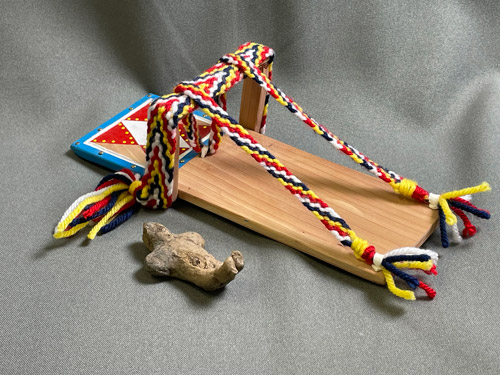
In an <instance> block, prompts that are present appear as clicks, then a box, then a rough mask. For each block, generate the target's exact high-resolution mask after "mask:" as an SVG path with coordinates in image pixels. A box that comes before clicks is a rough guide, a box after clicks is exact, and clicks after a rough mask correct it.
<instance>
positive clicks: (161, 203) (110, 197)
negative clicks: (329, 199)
mask: <svg viewBox="0 0 500 375" xmlns="http://www.w3.org/2000/svg"><path fill="white" fill-rule="evenodd" d="M273 58H274V52H273V50H272V49H271V48H269V47H266V46H263V45H260V44H256V43H246V44H244V45H242V46H240V48H239V49H238V50H237V51H236V52H235V53H233V54H229V55H225V56H224V57H222V58H221V59H220V61H219V62H218V63H217V64H216V65H214V66H213V67H211V68H210V69H208V70H206V71H205V72H204V73H202V74H201V75H200V76H198V77H196V78H195V79H194V80H192V81H184V82H181V83H179V84H178V85H177V86H176V87H175V89H174V92H173V93H172V94H169V95H165V96H163V97H161V98H158V99H156V100H155V101H154V102H153V103H152V104H151V106H150V108H149V112H148V133H147V148H146V160H147V164H146V168H145V173H144V175H143V176H142V178H141V179H140V180H139V177H138V176H135V175H134V174H133V173H132V172H130V171H120V172H117V173H115V174H113V175H110V177H107V178H105V180H106V181H104V182H101V184H100V185H99V186H98V188H97V189H96V191H95V192H93V193H89V194H87V195H85V196H83V197H81V198H79V199H78V200H77V201H75V203H74V204H73V205H72V206H71V207H70V209H68V211H67V212H66V213H65V215H63V218H62V219H61V221H60V223H59V224H58V226H57V227H56V231H55V234H54V236H55V237H57V238H60V237H68V236H71V235H73V234H75V233H76V232H77V231H78V230H80V229H82V228H83V227H84V226H86V225H87V224H88V223H89V222H90V221H92V220H99V221H98V223H97V225H96V226H95V227H94V228H93V229H92V230H91V232H90V233H89V238H94V237H95V235H96V234H97V233H98V232H100V233H105V232H106V231H109V230H112V229H113V228H114V227H115V226H117V225H119V224H121V222H123V221H125V220H126V219H128V218H129V217H130V216H131V214H132V213H133V210H135V209H136V203H139V204H141V205H143V206H146V207H150V208H168V207H169V206H171V205H172V202H173V191H174V171H175V153H176V148H177V147H178V145H177V132H178V131H179V130H178V129H179V124H180V123H182V124H183V126H184V128H185V129H186V134H187V138H188V143H189V145H190V146H191V147H192V148H193V149H194V150H195V151H196V152H201V154H202V156H205V155H206V154H213V153H215V152H216V151H217V149H218V147H219V144H220V141H221V133H223V134H225V135H226V136H228V137H229V138H230V139H231V140H232V141H233V142H235V143H236V144H237V145H238V146H239V147H240V148H241V149H242V150H244V151H245V152H246V153H248V154H249V155H250V156H251V157H252V158H253V159H254V160H255V161H256V162H257V163H259V164H260V165H261V166H262V167H263V168H264V169H265V170H266V171H267V172H268V173H269V174H270V175H271V176H273V177H274V178H276V179H277V180H278V181H279V182H280V183H281V184H282V185H283V186H284V187H285V188H286V189H287V190H288V191H289V192H290V193H291V194H293V195H294V196H295V197H296V198H297V199H299V201H300V202H301V203H302V204H303V205H304V206H305V207H306V208H307V209H308V210H309V211H311V212H312V214H313V215H314V216H316V218H318V219H319V220H320V221H321V223H322V224H323V225H324V226H325V228H326V229H327V230H328V231H330V233H332V234H333V235H334V236H335V238H336V239H337V240H338V241H339V242H340V243H342V244H343V245H345V246H349V247H351V248H352V250H353V252H354V255H355V256H356V257H357V258H358V259H359V260H362V261H365V262H366V263H368V264H370V265H372V267H373V268H374V269H376V270H377V271H381V272H383V274H384V277H385V279H386V282H387V286H388V288H389V290H390V291H391V292H393V293H394V294H396V295H397V296H399V297H402V298H405V299H415V294H414V290H415V289H417V288H421V289H422V290H424V291H425V293H426V294H427V295H428V296H429V297H430V298H434V296H435V292H434V290H433V289H432V288H430V287H429V286H428V285H426V284H424V283H423V282H422V281H419V280H418V279H417V278H416V277H415V276H413V275H410V274H409V273H406V272H404V271H403V269H420V270H423V271H424V272H426V273H428V274H436V271H435V269H436V261H437V254H436V253H434V252H432V251H430V250H421V249H417V248H403V249H398V250H394V251H392V252H390V253H388V254H385V255H382V254H379V253H377V252H376V251H375V248H374V247H373V246H370V245H369V244H368V243H367V242H366V241H365V240H363V239H361V238H359V237H358V236H357V235H356V233H355V232H354V231H353V230H352V229H351V228H350V227H349V225H348V224H347V223H346V222H345V221H344V220H343V219H342V218H341V217H340V215H338V214H337V213H336V212H335V210H334V209H333V208H331V207H329V206H328V204H327V203H326V202H324V201H323V200H321V198H319V197H318V196H317V195H316V194H315V193H314V192H313V191H312V190H311V189H309V188H308V187H307V186H306V185H305V184H304V183H303V182H302V181H301V180H300V179H299V178H298V177H297V176H295V175H294V174H293V173H292V172H291V171H290V170H288V169H287V168H286V167H285V166H284V165H283V164H282V163H281V162H280V161H279V160H278V159H277V158H276V157H275V156H274V155H272V154H271V153H270V152H269V151H268V150H267V149H266V148H265V147H263V146H262V145H261V144H259V143H258V142H257V141H256V140H255V139H254V138H253V137H252V136H251V135H250V134H249V133H248V132H247V131H246V130H245V129H244V128H243V127H242V126H241V125H239V124H238V122H237V121H236V120H235V119H234V118H232V117H231V116H229V115H228V113H227V112H226V105H225V102H226V101H225V94H226V92H227V91H228V90H229V89H230V88H231V87H233V86H234V85H235V84H236V83H238V82H239V81H241V80H242V79H243V78H244V77H245V76H247V77H250V78H251V79H254V80H255V81H256V82H257V83H258V84H259V85H260V86H261V87H262V88H264V90H265V91H266V93H267V94H266V99H265V105H264V112H263V116H262V123H261V126H260V131H261V132H264V131H265V123H266V117H267V108H268V101H269V96H272V97H273V98H275V99H276V100H277V101H278V102H279V103H281V104H282V105H284V106H285V107H287V108H288V109H289V110H290V111H291V112H292V113H294V114H295V115H296V116H298V117H299V118H300V119H301V120H302V121H303V122H304V123H306V124H307V125H308V126H309V127H311V128H312V129H313V130H314V132H315V133H317V134H318V135H320V136H321V137H322V138H324V139H326V140H327V141H328V142H329V143H330V144H331V145H332V146H333V147H334V148H336V149H338V150H339V151H341V152H342V153H344V154H346V155H348V156H349V157H350V158H351V159H352V160H354V161H355V162H356V163H357V164H360V165H361V166H363V167H365V168H366V169H367V170H368V171H370V172H371V173H373V174H374V175H375V176H377V177H378V178H380V179H381V180H383V181H384V182H386V183H389V184H391V186H392V187H393V188H394V190H395V191H397V192H399V193H400V194H403V195H405V196H408V197H412V198H414V199H417V200H419V201H422V202H427V203H428V202H430V201H431V200H432V197H433V195H431V194H429V193H428V192H427V191H425V190H424V189H422V188H421V187H419V186H418V185H417V184H416V183H414V182H413V181H410V180H407V179H404V178H402V177H401V176H399V175H398V174H396V173H395V172H392V171H390V170H388V169H386V168H384V167H382V166H380V165H379V164H377V163H375V162H374V161H373V160H371V159H369V158H368V157H367V156H365V155H364V154H362V153H361V152H359V151H358V150H356V149H355V148H354V147H352V146H350V145H349V144H347V143H346V142H344V141H342V140H341V139H340V138H338V137H337V136H335V135H334V134H333V133H331V132H330V131H329V130H328V129H327V128H326V127H325V126H324V125H321V124H319V123H318V122H316V121H315V120H314V119H312V118H311V117H309V116H308V115H307V114H306V113H305V112H304V111H303V110H302V108H300V106H298V104H297V103H295V102H294V101H293V100H292V99H291V98H290V97H288V96H286V95H285V94H284V93H283V92H282V91H281V90H280V89H279V88H277V87H276V86H275V85H274V84H273V83H272V82H271V66H272V61H273ZM263 64H268V66H269V77H266V76H265V75H264V74H263V73H262V72H261V70H260V69H259V66H261V65H263ZM197 108H200V109H202V110H203V112H204V113H206V114H207V115H208V116H209V117H210V118H211V120H212V123H211V130H210V140H209V144H208V146H202V145H201V144H200V140H199V137H198V135H197V133H198V132H197V129H196V121H195V119H194V116H193V115H192V113H193V111H194V110H195V109H197ZM118 176H122V177H118ZM488 189H489V185H487V184H486V183H485V184H483V186H482V187H481V188H478V187H476V188H469V189H464V190H460V191H459V192H458V193H460V194H458V193H457V192H452V193H446V194H442V195H441V196H438V203H439V208H440V213H441V212H442V215H444V219H443V221H445V222H446V223H447V224H448V225H454V224H456V217H455V216H454V214H453V213H452V209H453V211H454V212H456V213H457V215H459V216H460V217H461V218H462V217H463V216H465V213H464V212H463V211H467V212H470V213H473V214H475V215H476V216H480V217H484V218H489V213H488V214H487V215H486V214H485V213H484V211H483V210H480V209H478V208H477V207H475V206H472V204H470V203H469V202H467V201H464V200H463V199H460V198H458V197H459V196H461V195H464V194H472V193H476V192H479V191H485V190H488ZM101 190H102V192H101ZM457 194H458V195H457ZM448 202H449V204H448ZM449 205H451V206H452V209H450V208H449ZM457 210H458V211H457ZM486 216H487V217H486ZM452 218H455V220H454V222H452V221H453V220H452ZM467 220H468V219H467ZM464 223H465V225H466V226H467V222H466V221H464ZM468 224H470V222H468ZM467 228H468V232H467V234H468V236H471V235H472V234H473V230H472V229H471V228H472V227H471V224H470V225H469V226H468V227H467ZM474 229H475V228H474ZM445 232H446V230H445ZM394 276H397V277H398V278H400V279H401V280H403V281H404V282H406V284H407V285H408V287H409V288H410V290H403V289H400V288H398V287H397V286H396V285H395V282H394Z"/></svg>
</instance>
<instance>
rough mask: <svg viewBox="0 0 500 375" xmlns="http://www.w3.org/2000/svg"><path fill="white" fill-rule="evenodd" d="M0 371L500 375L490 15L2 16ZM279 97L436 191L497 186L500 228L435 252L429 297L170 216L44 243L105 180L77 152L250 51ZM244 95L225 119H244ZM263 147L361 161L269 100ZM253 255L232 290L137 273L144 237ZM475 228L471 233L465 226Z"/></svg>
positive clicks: (489, 227) (495, 39)
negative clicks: (113, 123)
mask: <svg viewBox="0 0 500 375" xmlns="http://www.w3.org/2000/svg"><path fill="white" fill-rule="evenodd" d="M0 15H1V18H2V20H1V23H0V30H1V39H0V43H1V54H0V66H1V76H0V77H1V78H0V87H1V90H0V109H1V111H0V116H1V119H2V124H1V126H0V136H1V140H2V147H1V149H0V152H1V160H2V172H3V173H2V175H3V177H2V184H1V189H2V194H1V198H0V199H1V206H0V207H1V211H0V220H1V226H0V238H1V251H0V290H1V294H0V335H1V340H0V372H1V373H2V374H77V373H78V374H79V373H82V374H84V373H85V374H118V373H120V374H121V373H134V374H136V373H137V374H160V373H165V374H196V373H204V374H211V373H221V374H229V373H234V374H292V373H296V374H299V373H300V374H302V373H310V374H322V373H325V374H326V373H360V374H361V373H382V372H387V373H407V374H421V373H424V372H425V373H432V374H434V373H440V374H457V373H458V374H472V373H476V374H479V373H481V374H496V373H498V370H499V368H500V359H499V357H498V353H499V349H500V345H499V338H500V328H499V324H498V322H499V321H500V313H499V308H498V304H499V301H500V298H499V295H498V294H499V293H498V289H499V288H500V281H499V277H498V275H499V271H498V264H497V263H498V257H499V254H498V251H499V249H498V239H499V229H498V225H497V219H496V216H495V215H496V213H497V212H498V207H499V203H498V198H497V191H498V190H497V189H498V186H499V185H500V184H499V177H498V172H497V171H498V169H497V160H496V157H495V156H496V151H497V147H498V142H499V140H500V137H499V132H498V128H499V123H500V117H499V115H500V70H499V68H500V43H499V42H500V40H499V35H500V27H499V23H498V19H499V17H500V6H499V5H498V2H496V1H439V2H435V1H420V2H414V1H397V2H396V1H358V2H353V1H310V2H307V1H248V2H229V1H212V2H202V1H198V2H196V1H183V2H177V1H141V2H139V1H137V2H132V1H100V0H99V1H98V0H93V1H80V2H78V1H71V2H69V1H63V0H61V1H56V0H51V1H43V2H42V1H40V2H28V1H5V0H3V1H1V2H0ZM248 40H252V41H257V42H261V43H264V44H267V45H269V46H271V47H273V48H274V49H275V51H276V55H277V57H276V64H275V75H274V77H275V82H276V83H277V84H278V85H279V86H280V87H281V88H282V89H283V90H284V91H285V92H287V93H289V94H290V95H291V96H293V97H294V98H295V99H296V100H297V101H298V102H299V103H300V104H301V105H302V106H303V107H304V108H305V109H306V111H308V112H310V113H311V114H312V115H313V116H314V117H315V118H316V119H318V120H319V121H321V122H323V123H325V124H326V125H327V126H329V127H330V128H331V129H332V130H333V131H334V132H335V133H336V134H337V135H339V136H340V137H342V138H343V139H345V140H347V141H348V142H350V143H352V144H353V145H354V146H356V147H357V148H358V149H360V150H361V151H364V152H365V153H367V154H368V155H369V156H371V157H372V158H373V159H375V160H377V161H379V162H380V163H382V164H383V165H385V166H388V167H390V168H391V169H393V170H395V171H398V172H399V173H401V174H402V175H404V176H407V177H410V178H413V179H416V180H418V181H419V182H420V183H421V185H423V186H424V187H427V188H428V189H430V190H432V191H435V192H442V191H447V190H452V189H455V188H458V187H465V186H469V185H471V184H476V183H479V182H481V181H483V180H488V181H489V182H490V183H491V184H492V186H493V187H494V189H495V190H494V191H493V192H491V193H486V194H481V195H480V196H477V197H475V202H477V204H479V205H482V206H485V207H487V208H490V209H491V211H492V214H493V219H492V220H491V221H489V222H486V221H483V222H480V223H478V225H479V228H480V229H479V233H478V235H477V236H476V237H474V238H473V239H471V240H469V241H467V242H466V243H465V244H463V245H462V246H460V247H452V248H449V249H441V248H440V246H439V239H438V236H437V234H435V235H433V236H432V237H431V238H430V239H429V241H427V243H426V244H425V247H427V248H431V249H434V250H437V251H439V252H440V254H441V260H440V263H439V272H440V274H439V276H438V277H435V278H432V280H431V284H432V286H434V287H435V288H436V289H437V291H438V296H437V298H436V299H435V300H434V301H432V302H430V301H426V300H422V301H417V302H406V301H403V300H400V299H398V298H396V297H394V296H392V295H391V294H390V293H389V292H388V291H387V290H386V289H385V288H384V287H381V286H377V285H373V284H371V283H369V282H366V281H364V280H362V279H359V278H357V277H354V276H352V275H350V274H347V273H345V272H342V271H340V270H338V269H336V268H334V267H331V266H329V265H327V264H324V263H322V262H319V261H317V260H315V259H313V258H311V257H308V256H306V255H303V254H301V253H299V252H297V251H294V250H292V249H290V248H288V247H286V246H284V245H281V244H279V243H276V242H274V241H272V240H269V239H266V238H264V237H262V236H260V235H257V234H255V233H253V232H251V231H248V230H246V229H244V228H241V227H239V226H237V225H234V224H232V223H231V222H228V221H226V220H224V219H221V218H219V217H217V216H215V215H212V214H210V213H207V212H205V211H203V210H201V209H199V208H197V207H195V206H192V205H190V204H188V203H185V202H182V201H179V202H177V203H176V205H175V208H173V209H171V210H168V211H167V212H150V211H145V210H143V211H141V212H140V213H139V215H137V217H135V218H134V219H132V220H131V221H129V222H128V223H126V224H125V225H124V226H123V227H122V228H120V229H119V230H118V231H116V232H114V233H110V234H108V235H106V236H103V237H101V238H98V239H97V240H96V241H94V242H92V243H90V244H88V243H86V242H85V241H84V240H83V236H79V237H77V238H74V239H71V240H68V241H55V240H53V239H52V238H51V232H52V229H53V226H54V225H55V223H56V222H57V220H58V219H59V217H60V215H61V214H62V213H63V211H64V210H65V209H66V208H67V207H68V205H69V204H70V203H71V202H72V201H73V200H74V199H75V198H76V197H78V196H79V195H81V194H83V193H85V192H88V191H89V190H90V189H92V188H93V186H94V185H95V183H96V182H97V181H98V180H99V178H100V177H102V176H103V175H105V174H106V171H105V170H103V169H102V168H99V167H97V166H93V165H91V164H90V163H87V162H85V161H82V160H80V159H78V158H77V157H75V155H73V153H72V152H71V151H70V150H69V144H70V143H71V142H72V141H73V140H75V139H76V138H78V137H80V136H81V135H82V134H84V133H86V132H87V131H89V130H91V129H93V128H94V127H96V126H97V125H98V124H100V123H101V122H103V121H105V120H107V119H108V118H109V117H110V116H112V115H114V114H116V113H117V112H119V111H120V110H122V109H123V108H125V107H126V106H127V105H128V104H130V103H132V102H133V101H135V100H137V99H139V98H140V97H142V96H143V95H144V94H145V93H147V92H154V93H167V92H169V91H170V89H171V88H172V87H173V86H174V85H175V83H176V82H178V81H180V80H182V79H189V78H192V77H194V76H195V75H196V74H197V73H200V72H201V71H202V70H203V69H205V68H207V67H208V66H210V65H212V64H213V63H215V62H216V61H217V59H218V58H219V57H220V56H222V55H223V54H224V53H227V52H231V51H234V50H235V49H236V48H237V46H238V45H239V44H241V43H243V42H245V41H248ZM237 97H238V94H237V90H236V93H235V94H234V95H233V96H232V97H231V98H232V99H231V103H230V108H231V111H232V112H233V113H236V112H237V106H238V104H237V102H238V99H237ZM268 135H270V136H272V137H276V138H279V139H280V140H283V141H285V142H287V143H290V144H292V145H295V146H297V147H299V148H301V149H305V150H308V151H309V152H312V153H315V154H318V155H321V156H323V157H325V158H328V159H330V160H333V161H336V162H338V163H341V164H344V165H348V166H352V167H354V168H355V166H354V165H353V164H352V165H351V161H350V160H348V159H347V158H345V157H343V156H341V155H340V154H337V153H335V152H333V151H332V150H331V149H330V148H329V146H328V145H327V144H326V143H325V142H321V141H320V140H318V139H317V138H316V137H314V136H313V135H312V134H311V132H310V130H308V129H306V128H305V127H304V125H303V124H301V123H300V122H299V121H297V120H296V119H295V118H294V117H293V116H291V115H290V114H289V113H288V112H287V111H286V110H285V109H283V108H282V107H280V106H279V105H277V104H276V103H272V104H271V107H270V115H269V131H268ZM146 220H156V221H160V222H162V223H164V224H166V225H167V226H169V227H170V228H171V229H172V230H173V231H176V232H180V231H186V230H195V231H198V232H200V233H201V234H202V235H203V236H204V237H205V238H206V240H207V244H208V248H209V250H210V251H211V252H212V253H213V254H215V255H216V256H217V257H218V258H224V257H225V256H226V255H227V254H228V253H229V251H230V250H231V249H239V250H241V251H242V252H243V254H244V255H245V257H246V267H245V269H244V271H243V272H242V273H241V275H239V276H238V278H237V279H236V280H235V281H234V282H233V283H232V284H230V285H229V286H228V287H227V288H226V289H225V290H224V291H222V292H219V293H206V292H203V291H201V290H199V289H197V288H196V287H193V286H191V285H189V284H186V283H183V282H180V281H172V280H170V281H163V280H160V279H156V278H153V277H151V276H149V275H148V274H147V273H146V272H145V271H144V270H143V267H142V263H143V259H144V257H145V255H146V253H147V251H146V250H145V248H144V247H143V245H142V243H141V223H142V222H143V221H146ZM476 223H477V221H476Z"/></svg>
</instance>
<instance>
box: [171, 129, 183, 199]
mask: <svg viewBox="0 0 500 375" xmlns="http://www.w3.org/2000/svg"><path fill="white" fill-rule="evenodd" d="M179 126H180V124H179ZM179 126H177V135H176V142H175V143H176V147H175V156H174V180H173V188H172V202H175V200H176V199H177V195H178V194H179V149H180V147H181V143H180V133H181V129H180V128H179Z"/></svg>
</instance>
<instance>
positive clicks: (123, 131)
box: [92, 122, 138, 145]
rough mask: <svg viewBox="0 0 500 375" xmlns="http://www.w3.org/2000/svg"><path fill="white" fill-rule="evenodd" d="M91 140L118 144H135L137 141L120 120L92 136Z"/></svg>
mask: <svg viewBox="0 0 500 375" xmlns="http://www.w3.org/2000/svg"><path fill="white" fill-rule="evenodd" d="M92 142H95V143H108V144H118V145H137V144H138V143H137V141H136V140H135V138H134V137H133V136H132V134H131V133H130V132H129V131H128V129H127V128H126V127H125V125H123V124H122V123H121V122H120V123H118V124H116V125H115V126H113V127H112V128H111V129H109V130H107V131H106V132H104V133H103V134H101V135H99V136H98V137H96V138H94V139H93V140H92Z"/></svg>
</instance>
